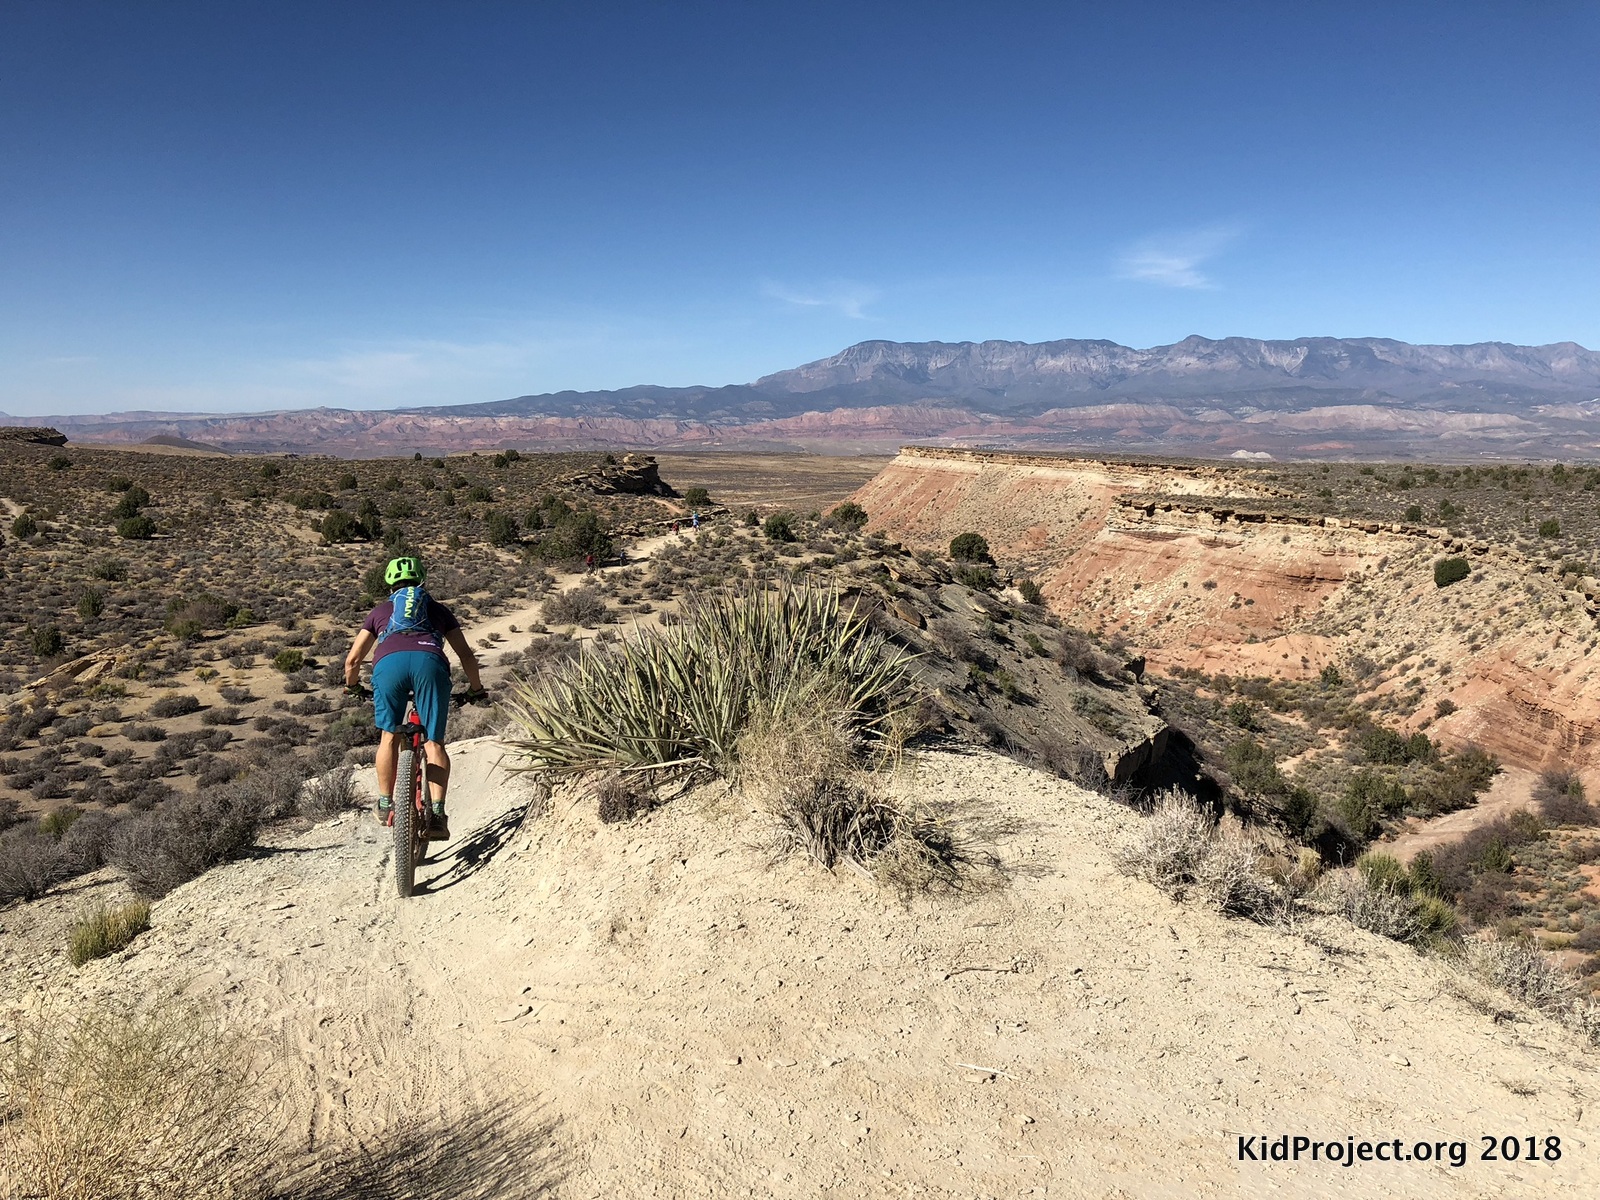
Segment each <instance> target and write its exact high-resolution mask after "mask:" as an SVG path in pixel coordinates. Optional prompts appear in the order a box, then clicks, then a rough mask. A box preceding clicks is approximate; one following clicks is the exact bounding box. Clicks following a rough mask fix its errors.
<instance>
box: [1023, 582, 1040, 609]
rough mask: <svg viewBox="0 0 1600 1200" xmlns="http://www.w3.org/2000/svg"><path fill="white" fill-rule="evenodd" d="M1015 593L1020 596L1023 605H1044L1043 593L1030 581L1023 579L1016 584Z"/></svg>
mask: <svg viewBox="0 0 1600 1200" xmlns="http://www.w3.org/2000/svg"><path fill="white" fill-rule="evenodd" d="M1017 591H1018V592H1019V593H1020V594H1021V596H1022V602H1023V603H1024V604H1035V605H1037V604H1043V603H1044V592H1043V591H1042V590H1041V589H1040V587H1039V585H1038V584H1037V583H1035V582H1034V581H1033V580H1031V579H1024V580H1022V581H1021V582H1020V583H1018V584H1017Z"/></svg>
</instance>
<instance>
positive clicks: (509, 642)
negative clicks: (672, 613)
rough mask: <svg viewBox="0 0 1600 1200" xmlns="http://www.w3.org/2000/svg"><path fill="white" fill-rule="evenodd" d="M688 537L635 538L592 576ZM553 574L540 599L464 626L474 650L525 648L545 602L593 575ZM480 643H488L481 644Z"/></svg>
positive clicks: (636, 561)
mask: <svg viewBox="0 0 1600 1200" xmlns="http://www.w3.org/2000/svg"><path fill="white" fill-rule="evenodd" d="M691 536H693V535H692V534H691V533H690V532H688V531H687V530H686V531H685V532H683V533H681V534H678V533H666V534H662V535H660V536H658V537H650V538H636V539H634V540H633V541H631V542H630V543H629V545H628V549H627V550H626V552H624V554H623V555H622V556H621V557H620V558H619V559H618V561H616V562H614V563H608V564H606V565H604V566H600V567H596V568H595V571H594V575H608V574H611V573H612V572H614V571H621V570H624V569H626V568H628V567H636V566H638V565H639V564H641V563H644V562H648V561H649V560H650V558H651V557H652V556H653V555H654V554H655V552H656V551H657V550H659V549H661V547H663V546H665V545H667V544H669V543H671V542H676V541H678V540H680V539H682V538H687V537H691ZM554 575H555V584H554V585H553V586H552V588H551V589H550V591H549V593H548V594H546V595H545V596H543V597H542V598H540V599H538V600H534V601H531V602H529V603H527V604H523V605H519V606H518V607H516V608H513V609H510V610H508V611H506V612H503V613H500V614H498V615H497V616H494V617H491V618H489V619H488V620H482V621H472V622H470V623H469V624H468V626H467V634H468V636H469V637H471V638H472V644H473V645H474V646H475V647H477V648H478V649H482V650H489V651H490V652H491V653H494V654H499V653H501V652H503V651H515V650H523V649H526V648H527V645H528V643H529V642H530V641H531V640H532V637H533V635H532V634H530V633H529V632H528V627H529V626H530V625H535V624H538V623H539V622H540V621H542V620H543V619H544V606H545V602H546V601H547V600H549V598H550V597H551V596H553V595H556V594H558V593H560V592H565V591H570V590H572V589H573V588H577V587H582V586H583V585H584V584H585V583H586V582H588V581H589V580H590V579H592V578H593V575H590V574H589V573H588V572H585V571H557V572H555V573H554ZM641 622H642V623H645V624H648V623H650V620H649V619H646V618H641ZM513 627H515V628H513ZM580 632H581V631H580ZM483 643H489V644H488V645H484V644H483Z"/></svg>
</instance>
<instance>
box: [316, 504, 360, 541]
mask: <svg viewBox="0 0 1600 1200" xmlns="http://www.w3.org/2000/svg"><path fill="white" fill-rule="evenodd" d="M369 538H370V535H369V534H368V532H367V527H366V526H365V525H363V524H362V523H361V522H360V521H358V520H357V519H356V518H355V517H352V516H351V515H350V514H349V513H347V512H345V511H343V510H342V509H337V508H336V509H334V510H333V511H332V512H330V513H329V514H328V515H327V516H325V517H323V518H322V540H323V541H324V542H326V543H327V544H328V545H330V546H333V545H337V544H338V543H340V542H365V541H367V540H369Z"/></svg>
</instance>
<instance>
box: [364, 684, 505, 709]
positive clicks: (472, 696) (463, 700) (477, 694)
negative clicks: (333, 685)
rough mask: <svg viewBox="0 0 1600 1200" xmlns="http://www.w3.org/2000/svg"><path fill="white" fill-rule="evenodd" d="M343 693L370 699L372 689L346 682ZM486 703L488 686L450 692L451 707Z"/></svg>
mask: <svg viewBox="0 0 1600 1200" xmlns="http://www.w3.org/2000/svg"><path fill="white" fill-rule="evenodd" d="M344 693H345V695H347V696H356V697H359V698H360V699H362V700H371V699H372V689H371V688H369V687H364V686H362V685H361V684H359V683H347V684H346V685H345V688H344ZM487 703H489V689H488V688H479V689H478V690H477V691H473V690H472V689H471V688H467V689H466V690H465V691H460V692H451V693H450V707H451V708H461V707H462V706H464V705H467V704H487Z"/></svg>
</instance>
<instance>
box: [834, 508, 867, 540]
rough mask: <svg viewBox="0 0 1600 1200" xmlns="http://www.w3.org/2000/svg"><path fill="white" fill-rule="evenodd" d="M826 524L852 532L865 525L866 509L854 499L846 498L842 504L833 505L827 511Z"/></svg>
mask: <svg viewBox="0 0 1600 1200" xmlns="http://www.w3.org/2000/svg"><path fill="white" fill-rule="evenodd" d="M828 524H830V525H832V526H834V527H835V528H836V529H844V530H847V531H849V532H851V533H854V532H855V531H856V530H858V529H863V528H865V527H866V524H867V510H866V509H864V508H862V507H861V505H859V504H857V503H856V502H855V501H854V500H846V501H845V502H844V503H843V504H836V505H834V507H833V509H832V511H830V512H829V513H828Z"/></svg>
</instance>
